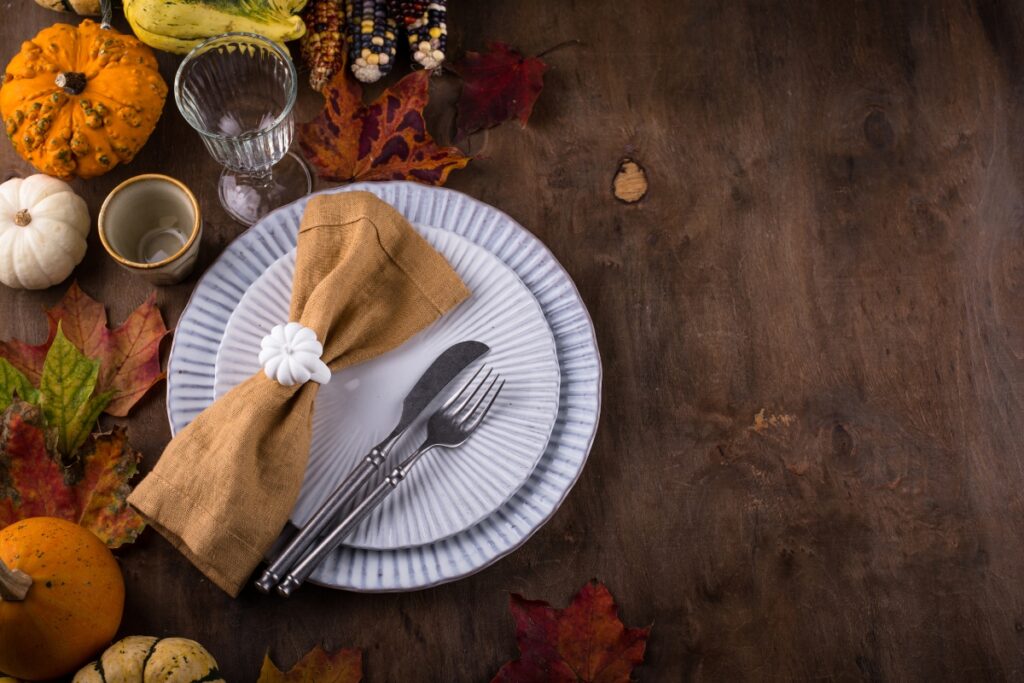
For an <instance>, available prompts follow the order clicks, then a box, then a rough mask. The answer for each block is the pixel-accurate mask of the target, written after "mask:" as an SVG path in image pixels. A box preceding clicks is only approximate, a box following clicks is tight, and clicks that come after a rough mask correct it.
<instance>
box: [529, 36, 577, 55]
mask: <svg viewBox="0 0 1024 683" xmlns="http://www.w3.org/2000/svg"><path fill="white" fill-rule="evenodd" d="M570 45H583V41H582V40H580V39H579V38H570V39H569V40H563V41H562V42H560V43H558V44H557V45H552V46H551V47H549V48H548V49H546V50H544V51H542V52H540V53H538V54H537V58H538V59H539V58H541V57H545V56H547V55H549V54H551V53H552V52H554V51H556V50H561V49H562V48H563V47H569V46H570Z"/></svg>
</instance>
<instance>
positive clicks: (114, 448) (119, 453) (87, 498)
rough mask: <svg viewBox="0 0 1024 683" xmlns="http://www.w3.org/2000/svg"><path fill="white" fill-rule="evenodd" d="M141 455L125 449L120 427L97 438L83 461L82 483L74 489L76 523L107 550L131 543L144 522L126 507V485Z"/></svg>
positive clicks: (128, 490)
mask: <svg viewBox="0 0 1024 683" xmlns="http://www.w3.org/2000/svg"><path fill="white" fill-rule="evenodd" d="M140 460H142V454H140V453H139V452H138V451H136V450H133V449H132V448H131V446H129V445H128V441H127V437H126V435H125V430H124V428H123V427H115V428H114V430H113V431H112V432H109V433H107V434H100V435H97V436H96V437H95V438H94V440H93V450H92V453H90V454H88V455H87V456H86V457H85V467H84V472H83V474H82V479H81V480H80V481H79V482H78V484H76V485H75V492H76V494H77V501H78V506H79V509H80V510H81V516H80V517H79V518H78V523H79V524H81V525H82V526H84V527H85V528H86V529H89V530H90V531H92V532H93V533H94V534H96V535H97V536H98V537H99V539H100V540H101V541H103V542H104V543H106V544H107V545H108V546H110V547H111V548H116V547H118V546H121V545H123V544H125V543H132V542H134V541H135V539H136V538H138V537H139V534H140V533H142V530H143V529H144V528H145V527H146V522H145V521H144V520H143V519H142V517H141V516H139V515H138V513H136V512H135V510H134V509H133V508H131V507H130V506H129V505H128V494H129V493H131V492H132V487H131V486H129V484H128V482H129V481H130V480H131V478H132V477H134V476H135V473H136V472H137V471H138V467H139V461H140Z"/></svg>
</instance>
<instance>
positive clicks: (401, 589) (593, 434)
mask: <svg viewBox="0 0 1024 683" xmlns="http://www.w3.org/2000/svg"><path fill="white" fill-rule="evenodd" d="M386 185H387V186H398V187H407V188H410V189H412V190H413V191H415V192H420V191H432V192H442V193H450V194H452V195H457V196H458V197H460V198H461V200H462V201H464V202H466V203H468V204H470V205H473V206H476V207H479V208H482V209H483V210H485V211H489V212H493V213H494V214H495V215H496V216H498V217H500V218H502V219H504V220H507V221H508V222H509V223H511V224H512V225H514V226H515V227H516V228H517V229H518V230H520V231H522V233H524V234H525V235H526V236H528V238H529V239H530V240H532V242H533V243H534V247H535V248H537V249H538V250H539V251H540V252H541V253H542V254H543V255H545V256H546V257H547V258H548V260H549V262H550V264H551V267H552V268H553V269H554V270H555V271H556V272H558V273H559V274H560V275H561V277H562V279H563V281H564V282H565V283H566V284H567V285H568V287H569V288H570V290H571V293H572V294H573V295H575V298H576V299H577V300H578V301H579V303H580V306H579V312H580V313H581V314H582V320H583V322H584V323H585V326H584V328H585V330H584V331H585V332H586V335H587V338H588V341H589V343H590V345H591V346H592V347H593V352H594V354H593V355H594V368H595V371H596V372H595V376H594V378H593V380H592V381H593V383H594V385H595V391H594V396H593V400H594V423H593V427H592V429H591V430H590V433H589V434H588V435H587V437H586V442H585V444H584V445H583V446H582V448H581V451H582V454H583V455H582V459H581V460H580V464H579V466H578V467H577V469H576V471H575V472H574V473H573V476H572V478H571V480H570V481H569V482H568V484H567V485H566V486H565V488H564V490H563V491H562V492H561V495H560V496H559V497H558V499H557V500H556V501H555V504H554V505H553V506H552V508H551V510H550V511H548V512H547V514H545V515H543V516H542V518H541V519H540V520H539V521H538V523H537V524H535V525H533V526H532V527H531V528H529V529H528V530H526V531H525V532H524V533H523V536H522V538H521V539H519V540H518V541H516V542H513V543H511V544H510V545H508V546H507V547H505V548H504V549H502V550H501V551H498V552H497V553H495V554H494V555H493V556H492V557H490V558H488V559H486V560H484V561H483V562H481V563H480V564H479V565H478V566H476V567H473V568H472V569H469V570H467V571H464V572H458V573H453V574H452V575H449V576H438V577H436V578H432V579H430V580H427V581H424V582H422V583H419V584H417V585H404V584H397V583H396V584H395V585H393V586H381V587H369V586H366V585H363V586H357V585H349V586H342V585H338V584H336V583H328V582H326V581H323V580H320V579H319V578H318V575H317V573H314V574H313V576H311V577H310V579H309V582H310V583H313V584H315V585H318V586H323V587H326V588H333V589H336V590H347V591H351V592H356V593H405V592H412V591H417V590H425V589H428V588H433V587H435V586H440V585H444V584H446V583H451V582H453V581H458V580H461V579H464V578H467V577H469V576H473V575H474V574H477V573H479V572H481V571H483V570H485V569H487V568H489V567H490V566H492V565H493V564H495V563H496V562H498V561H499V560H501V559H503V558H505V557H508V556H509V555H510V554H512V553H513V552H515V551H516V550H518V549H519V548H521V547H522V546H523V545H524V544H525V543H526V542H527V541H529V540H530V539H531V538H533V536H534V534H536V533H537V532H538V531H539V530H540V529H542V528H543V527H544V526H546V525H547V524H548V522H550V521H551V519H552V518H553V517H554V516H555V514H557V513H558V511H559V510H560V509H561V508H562V505H564V504H565V500H566V498H568V496H569V493H570V492H571V491H572V490H573V489H574V488H575V487H576V484H577V483H578V482H579V479H580V477H581V476H582V475H583V470H584V469H585V468H586V464H587V461H588V460H589V459H590V454H591V452H592V450H593V446H594V442H595V440H596V438H597V433H598V431H599V429H600V425H601V413H602V410H601V409H602V407H603V394H604V364H603V362H602V359H601V351H600V346H599V344H598V339H597V331H596V328H595V327H594V321H593V316H592V315H591V314H590V309H589V308H587V306H586V303H585V302H584V300H583V297H582V296H581V295H580V292H579V288H578V287H577V286H576V283H575V281H574V280H573V279H572V276H571V275H570V274H569V272H568V271H567V270H566V269H565V266H563V265H562V263H561V262H560V261H559V260H558V259H557V258H556V257H555V255H554V253H553V252H552V251H551V249H550V248H549V247H548V246H547V244H545V243H544V242H543V241H542V240H541V239H540V238H538V237H537V236H536V235H534V234H533V233H532V232H531V231H530V230H529V229H528V228H526V227H525V226H523V225H522V224H521V223H519V222H518V221H516V220H515V219H514V218H512V217H511V216H509V215H508V214H507V213H505V212H504V211H502V210H501V209H499V208H497V207H495V206H492V205H490V204H487V203H486V202H484V201H482V200H479V199H476V198H475V197H472V196H470V195H468V194H466V193H464V192H460V191H458V190H453V189H449V188H441V187H435V186H428V185H423V184H421V183H415V182H411V181H369V182H357V183H351V184H349V185H340V186H335V187H329V188H322V189H320V190H317V191H316V192H313V193H311V194H310V195H306V196H305V197H303V198H301V199H300V200H297V201H303V200H305V199H306V198H307V197H309V196H312V195H318V194H334V193H337V192H351V191H359V190H365V191H371V192H372V190H370V188H371V187H374V186H386ZM294 203H296V202H293V204H294ZM290 206H291V204H288V205H285V206H282V207H279V208H277V209H275V210H274V211H271V212H270V213H268V214H267V215H266V216H264V217H263V218H261V219H260V220H259V221H257V223H255V224H254V225H253V226H250V227H248V228H246V229H245V230H243V231H242V232H240V233H239V234H238V235H236V236H235V237H234V239H232V240H231V242H229V243H228V244H227V246H225V247H224V249H223V250H221V252H220V253H219V254H218V255H217V257H216V258H215V259H214V260H213V261H212V262H211V263H210V264H209V265H208V266H207V267H206V270H205V271H204V272H203V274H202V275H201V276H200V277H199V279H198V280H197V281H196V284H195V286H194V287H193V288H192V291H191V293H190V294H189V297H188V300H187V301H186V302H185V305H184V306H183V307H182V309H181V313H180V314H179V316H178V323H180V321H181V319H182V318H183V317H184V315H185V313H186V312H187V311H188V310H189V309H190V308H191V307H192V306H193V304H194V303H195V299H196V294H197V292H198V291H199V289H200V287H201V285H203V284H204V283H205V282H206V281H207V280H208V279H210V280H211V281H212V275H213V269H214V267H215V266H216V265H217V264H218V263H219V262H220V261H221V260H222V259H223V258H225V257H226V256H227V255H228V254H229V253H231V252H232V250H233V247H234V248H237V249H240V247H236V245H237V244H238V242H239V240H240V239H241V238H242V237H243V236H245V235H247V234H249V233H250V232H251V231H252V230H253V229H254V228H255V227H256V226H258V225H260V223H262V222H263V221H264V220H266V219H267V218H268V217H269V216H271V215H273V214H275V213H277V212H279V211H283V210H285V209H287V208H288V207H290ZM531 291H532V290H531ZM542 309H543V306H542ZM545 317H546V316H545ZM178 323H176V324H175V334H174V335H173V337H172V339H171V348H170V350H169V352H168V370H170V359H171V358H173V357H174V352H175V348H176V346H177V344H178V339H179V337H178V335H177V327H178ZM549 324H550V323H549ZM552 331H554V330H552ZM556 345H557V333H556ZM166 387H167V388H166V392H165V403H166V405H165V410H166V413H167V420H168V424H169V425H170V429H171V434H172V436H173V435H174V434H175V431H176V430H175V428H174V418H173V415H172V413H171V392H172V385H171V382H170V380H169V376H168V381H167V383H166ZM556 423H557V420H556ZM549 440H550V437H549ZM496 512H497V511H496ZM492 514H493V513H492ZM452 538H454V537H452ZM449 540H450V539H449ZM445 542H447V541H439V543H445ZM355 552H387V551H363V550H356V551H355ZM391 552H394V551H391Z"/></svg>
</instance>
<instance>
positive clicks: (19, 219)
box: [14, 209, 32, 228]
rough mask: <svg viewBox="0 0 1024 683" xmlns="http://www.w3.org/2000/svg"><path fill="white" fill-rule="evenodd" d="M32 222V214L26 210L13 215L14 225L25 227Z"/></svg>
mask: <svg viewBox="0 0 1024 683" xmlns="http://www.w3.org/2000/svg"><path fill="white" fill-rule="evenodd" d="M31 222H32V214H30V213H29V212H28V209H22V210H21V211H19V212H18V213H16V214H14V224H15V225H18V226H21V227H23V228H24V227H25V226H26V225H28V224H29V223H31Z"/></svg>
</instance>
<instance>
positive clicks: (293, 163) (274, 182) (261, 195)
mask: <svg viewBox="0 0 1024 683" xmlns="http://www.w3.org/2000/svg"><path fill="white" fill-rule="evenodd" d="M217 189H218V191H219V194H220V203H221V206H223V207H224V210H225V211H227V212H228V215H230V216H231V217H232V218H234V219H235V220H236V221H238V222H239V223H241V224H242V225H252V224H253V223H255V222H256V221H258V220H259V219H261V218H263V216H265V215H266V214H268V213H270V212H271V211H273V210H274V209H276V208H278V207H280V206H284V205H285V204H290V203H291V202H294V201H295V200H296V199H299V198H300V197H305V196H306V195H307V194H309V193H310V192H312V191H313V176H312V175H311V174H310V172H309V167H308V166H307V165H306V162H305V161H303V160H302V157H300V156H299V155H298V154H296V153H295V152H288V154H286V155H285V156H284V158H282V159H281V161H279V162H277V164H275V165H274V167H273V168H272V169H271V175H270V176H269V177H266V178H264V177H261V176H252V175H243V174H241V173H235V172H234V171H230V170H228V169H224V170H223V171H222V172H221V174H220V182H219V183H218V188H217Z"/></svg>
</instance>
